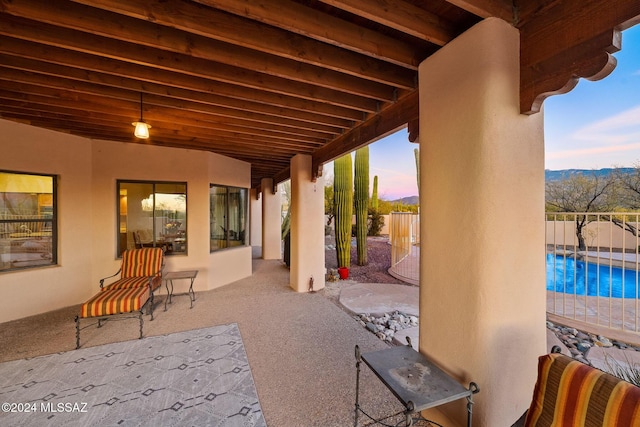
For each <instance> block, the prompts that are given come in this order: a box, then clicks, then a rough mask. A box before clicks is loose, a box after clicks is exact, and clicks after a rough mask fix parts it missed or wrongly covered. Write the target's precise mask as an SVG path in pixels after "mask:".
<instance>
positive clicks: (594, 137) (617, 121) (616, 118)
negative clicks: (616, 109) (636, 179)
mask: <svg viewBox="0 0 640 427" xmlns="http://www.w3.org/2000/svg"><path fill="white" fill-rule="evenodd" d="M571 138H572V139H574V140H577V141H589V142H595V143H598V144H602V145H604V146H615V145H625V144H629V143H636V142H638V141H640V105H638V106H636V107H633V108H630V109H628V110H625V111H622V112H620V113H618V114H615V115H613V116H611V117H607V118H605V119H602V120H598V121H596V122H594V123H590V124H588V125H586V126H583V127H582V128H580V129H578V130H577V131H575V132H574V133H573V134H572V135H571Z"/></svg>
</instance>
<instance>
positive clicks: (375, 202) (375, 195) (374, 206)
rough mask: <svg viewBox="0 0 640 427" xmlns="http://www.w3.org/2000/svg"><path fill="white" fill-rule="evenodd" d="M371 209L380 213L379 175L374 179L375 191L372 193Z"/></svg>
mask: <svg viewBox="0 0 640 427" xmlns="http://www.w3.org/2000/svg"><path fill="white" fill-rule="evenodd" d="M371 209H372V210H373V211H374V212H378V175H375V176H374V177H373V191H372V192H371Z"/></svg>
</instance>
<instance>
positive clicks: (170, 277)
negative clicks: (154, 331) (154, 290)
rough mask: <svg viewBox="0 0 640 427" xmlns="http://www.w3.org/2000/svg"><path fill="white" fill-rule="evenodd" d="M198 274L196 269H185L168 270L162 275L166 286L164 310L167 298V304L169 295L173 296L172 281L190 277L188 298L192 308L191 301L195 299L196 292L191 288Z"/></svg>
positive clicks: (165, 309) (169, 298)
mask: <svg viewBox="0 0 640 427" xmlns="http://www.w3.org/2000/svg"><path fill="white" fill-rule="evenodd" d="M197 275H198V270H187V271H170V272H168V273H167V274H165V275H164V276H162V280H164V285H165V287H166V288H167V299H165V300H164V311H167V300H169V304H171V297H173V281H174V280H178V279H191V284H190V285H189V291H188V292H187V293H188V294H189V299H190V300H191V308H193V302H194V301H195V300H196V293H195V291H194V290H193V281H194V280H196V276H197ZM169 283H171V291H169Z"/></svg>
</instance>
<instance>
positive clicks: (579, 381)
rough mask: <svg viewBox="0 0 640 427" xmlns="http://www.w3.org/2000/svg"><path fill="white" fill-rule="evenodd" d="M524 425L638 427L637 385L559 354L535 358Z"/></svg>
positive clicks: (556, 350) (639, 397)
mask: <svg viewBox="0 0 640 427" xmlns="http://www.w3.org/2000/svg"><path fill="white" fill-rule="evenodd" d="M523 419H524V417H523V418H521V419H520V420H519V422H518V423H516V424H514V426H520V425H524V426H525V427H547V426H562V427H584V426H598V427H600V426H602V427H638V426H639V425H640V388H639V387H637V386H635V385H633V384H631V383H629V382H627V381H624V380H622V379H620V378H617V377H614V376H613V375H610V374H608V373H606V372H603V371H601V370H599V369H596V368H594V367H592V366H589V365H586V364H584V363H582V362H579V361H577V360H575V359H572V358H570V357H568V356H565V355H563V354H560V349H559V347H557V346H555V347H554V349H553V350H552V353H551V354H547V355H544V356H541V357H540V358H539V359H538V379H537V381H536V385H535V388H534V391H533V400H532V402H531V406H530V407H529V411H528V412H527V414H526V419H524V424H522V420H523Z"/></svg>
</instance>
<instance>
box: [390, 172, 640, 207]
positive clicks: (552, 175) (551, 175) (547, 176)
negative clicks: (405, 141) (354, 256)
mask: <svg viewBox="0 0 640 427" xmlns="http://www.w3.org/2000/svg"><path fill="white" fill-rule="evenodd" d="M635 170H636V169H635V168H603V169H561V170H549V169H545V171H544V180H545V182H550V181H560V180H562V179H567V178H569V177H570V176H572V175H577V174H582V175H590V174H596V175H597V176H599V177H600V176H601V177H606V176H609V175H611V174H612V173H614V172H615V171H620V172H622V173H633V172H635ZM391 203H401V204H403V205H417V204H418V196H409V197H403V198H401V199H396V200H392V201H391Z"/></svg>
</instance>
